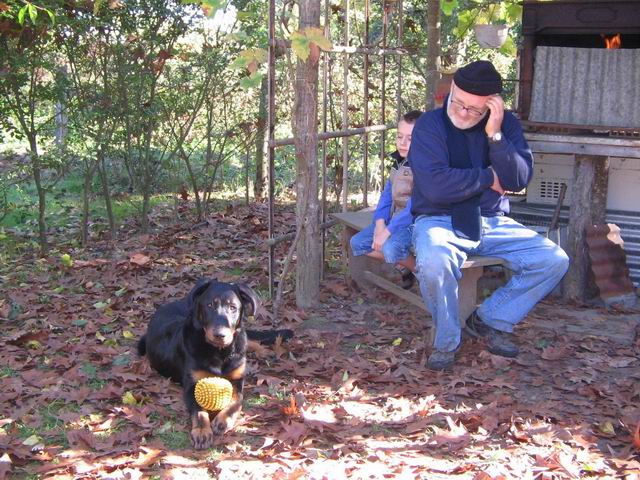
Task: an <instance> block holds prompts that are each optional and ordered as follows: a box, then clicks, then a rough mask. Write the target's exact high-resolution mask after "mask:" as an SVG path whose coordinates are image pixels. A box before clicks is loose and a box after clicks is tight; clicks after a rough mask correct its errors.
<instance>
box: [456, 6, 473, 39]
mask: <svg viewBox="0 0 640 480" xmlns="http://www.w3.org/2000/svg"><path fill="white" fill-rule="evenodd" d="M475 20H476V15H475V13H474V11H472V10H466V11H464V12H462V13H460V15H458V25H457V27H456V34H457V35H458V36H460V35H462V34H463V33H464V32H466V31H467V30H469V29H470V28H471V25H472V24H473V23H474V22H475Z"/></svg>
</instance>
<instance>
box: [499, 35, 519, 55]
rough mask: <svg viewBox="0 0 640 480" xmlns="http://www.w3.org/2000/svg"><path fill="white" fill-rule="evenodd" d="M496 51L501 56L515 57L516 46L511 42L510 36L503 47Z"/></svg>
mask: <svg viewBox="0 0 640 480" xmlns="http://www.w3.org/2000/svg"><path fill="white" fill-rule="evenodd" d="M498 51H499V52H500V53H502V54H503V55H508V56H513V57H515V55H516V53H517V51H518V49H517V48H516V44H515V42H514V41H513V38H512V37H511V35H509V36H508V37H507V40H506V41H505V42H504V45H502V47H500V50H498Z"/></svg>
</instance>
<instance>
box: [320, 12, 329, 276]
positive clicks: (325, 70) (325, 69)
mask: <svg viewBox="0 0 640 480" xmlns="http://www.w3.org/2000/svg"><path fill="white" fill-rule="evenodd" d="M329 19H330V16H329V0H325V2H324V36H325V37H326V38H329V35H330V31H329ZM328 77H329V54H328V53H327V52H323V54H322V132H323V133H326V132H327V85H328V83H329V82H328ZM321 209H322V223H323V224H324V223H325V222H326V221H327V139H326V138H323V139H322V206H321ZM326 237H327V234H326V231H325V229H322V253H321V256H322V257H321V263H320V265H321V266H322V268H321V269H320V279H321V280H324V267H325V258H326V250H327V248H326V247H327V246H326Z"/></svg>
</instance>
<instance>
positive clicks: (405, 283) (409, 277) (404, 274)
mask: <svg viewBox="0 0 640 480" xmlns="http://www.w3.org/2000/svg"><path fill="white" fill-rule="evenodd" d="M398 271H399V272H400V275H401V279H400V286H401V287H402V288H404V289H405V290H409V289H410V288H411V287H413V284H414V282H415V280H416V277H414V275H413V272H412V271H411V270H409V269H408V268H407V267H400V268H398Z"/></svg>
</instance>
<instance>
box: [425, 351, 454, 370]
mask: <svg viewBox="0 0 640 480" xmlns="http://www.w3.org/2000/svg"><path fill="white" fill-rule="evenodd" d="M457 351H458V350H457V349H456V350H453V351H451V352H443V351H442V350H434V351H433V352H432V353H431V355H429V358H428V359H427V367H428V368H430V369H431V370H444V369H445V368H449V367H450V366H451V365H453V362H454V361H455V359H456V352H457Z"/></svg>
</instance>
